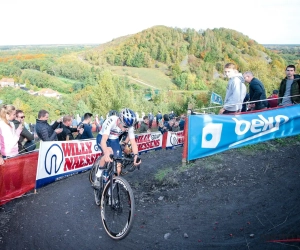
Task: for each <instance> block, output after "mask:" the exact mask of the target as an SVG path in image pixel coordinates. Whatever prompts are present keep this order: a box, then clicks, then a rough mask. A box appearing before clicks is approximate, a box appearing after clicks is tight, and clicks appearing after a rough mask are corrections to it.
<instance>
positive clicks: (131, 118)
mask: <svg viewBox="0 0 300 250" xmlns="http://www.w3.org/2000/svg"><path fill="white" fill-rule="evenodd" d="M119 118H120V120H121V122H122V123H123V124H124V125H125V126H127V127H132V126H133V125H134V124H135V121H136V116H135V113H134V112H133V111H132V110H131V109H127V108H125V109H122V110H121V112H120V113H119Z"/></svg>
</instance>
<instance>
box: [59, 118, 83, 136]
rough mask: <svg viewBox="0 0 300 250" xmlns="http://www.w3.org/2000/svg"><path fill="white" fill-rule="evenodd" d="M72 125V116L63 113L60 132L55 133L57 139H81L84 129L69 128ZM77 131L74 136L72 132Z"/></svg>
mask: <svg viewBox="0 0 300 250" xmlns="http://www.w3.org/2000/svg"><path fill="white" fill-rule="evenodd" d="M71 125H72V116H70V115H65V116H64V117H63V119H62V123H61V125H60V127H61V128H62V132H61V133H60V134H58V135H57V138H58V140H59V141H69V140H76V139H81V135H82V133H83V131H84V128H83V127H81V128H80V127H79V126H78V128H71ZM76 132H78V134H77V136H76V137H75V138H74V136H73V133H76Z"/></svg>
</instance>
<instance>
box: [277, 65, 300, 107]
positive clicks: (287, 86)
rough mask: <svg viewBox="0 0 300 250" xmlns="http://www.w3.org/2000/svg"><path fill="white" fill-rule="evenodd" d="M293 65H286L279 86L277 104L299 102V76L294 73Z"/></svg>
mask: <svg viewBox="0 0 300 250" xmlns="http://www.w3.org/2000/svg"><path fill="white" fill-rule="evenodd" d="M295 71H296V67H295V65H288V66H287V67H286V70H285V74H286V78H284V79H283V80H282V81H281V83H280V87H279V99H278V103H279V105H283V106H286V105H291V104H296V103H300V96H299V94H300V76H299V75H296V74H295Z"/></svg>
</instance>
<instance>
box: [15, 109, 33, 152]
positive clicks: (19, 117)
mask: <svg viewBox="0 0 300 250" xmlns="http://www.w3.org/2000/svg"><path fill="white" fill-rule="evenodd" d="M24 119H25V115H24V113H23V111H22V110H17V111H16V118H15V120H13V121H12V122H13V123H14V124H15V127H16V128H18V127H19V125H20V123H24ZM25 141H32V143H33V144H34V136H33V134H32V133H30V132H29V131H28V130H27V129H26V128H25V126H24V127H23V130H22V132H21V134H20V138H19V141H18V148H19V154H22V153H25V152H26V149H24V147H23V144H24V142H25ZM34 145H35V144H34ZM27 151H29V150H27Z"/></svg>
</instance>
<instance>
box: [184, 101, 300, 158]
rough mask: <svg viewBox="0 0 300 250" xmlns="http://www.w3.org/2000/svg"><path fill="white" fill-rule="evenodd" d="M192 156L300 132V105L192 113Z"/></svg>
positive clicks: (190, 155)
mask: <svg viewBox="0 0 300 250" xmlns="http://www.w3.org/2000/svg"><path fill="white" fill-rule="evenodd" d="M188 119H189V121H188V156H187V159H188V160H194V159H197V158H201V157H205V156H208V155H212V154H216V153H219V152H222V151H225V150H228V149H231V148H237V147H242V146H246V145H250V144H255V143H259V142H263V141H267V140H271V139H274V138H281V137H287V136H293V135H297V134H300V105H293V106H289V107H283V108H278V109H273V110H266V111H263V112H257V113H250V114H242V115H190V116H189V118H188Z"/></svg>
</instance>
